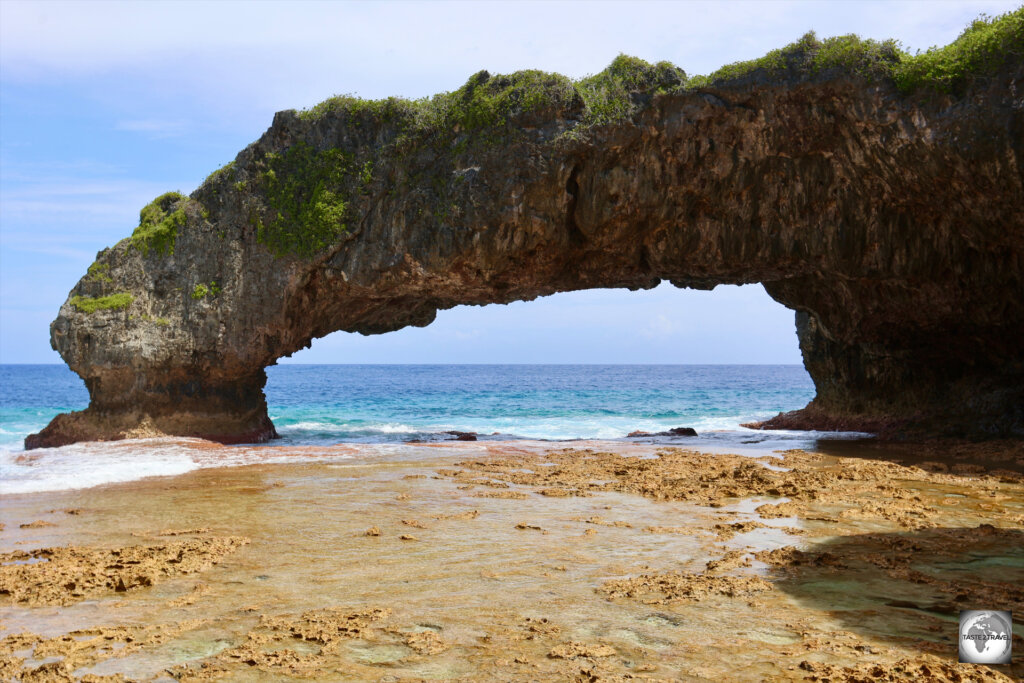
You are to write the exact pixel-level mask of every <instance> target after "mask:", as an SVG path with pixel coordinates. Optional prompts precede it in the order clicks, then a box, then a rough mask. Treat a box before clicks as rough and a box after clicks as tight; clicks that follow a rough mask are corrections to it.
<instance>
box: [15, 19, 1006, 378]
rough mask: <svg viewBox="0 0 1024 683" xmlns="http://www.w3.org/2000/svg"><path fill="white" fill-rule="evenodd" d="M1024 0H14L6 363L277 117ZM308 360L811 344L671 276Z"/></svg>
mask: <svg viewBox="0 0 1024 683" xmlns="http://www.w3.org/2000/svg"><path fill="white" fill-rule="evenodd" d="M1018 6H1020V3H1019V1H1015V2H1004V1H998V0H984V1H981V0H979V1H972V0H949V1H945V2H927V1H924V0H919V1H916V2H896V1H892V2H866V1H865V2H839V1H836V2H824V1H812V2H802V1H801V2H797V1H790V2H775V1H771V0H762V1H758V2H739V1H737V2H696V1H695V2H670V1H668V0H665V1H661V2H628V3H623V2H583V1H582V0H579V1H576V2H527V1H519V2H497V1H493V2H425V1H421V2H326V1H319V2H298V1H295V2H271V1H269V0H266V1H262V2H248V3H243V2H232V1H230V0H221V1H219V2H191V1H189V0H178V1H175V2H160V1H159V0H149V1H147V2H89V1H87V0H76V1H73V2H45V1H40V0H33V1H32V2H21V1H19V0H0V363H59V362H61V361H60V357H59V356H58V355H57V354H56V352H54V351H52V350H51V349H50V345H49V323H50V321H51V320H52V319H53V318H54V317H55V316H56V314H57V311H58V309H59V308H60V305H61V304H62V303H63V302H64V300H65V299H66V298H67V295H68V292H69V290H70V289H71V288H72V287H73V286H74V285H75V283H76V282H77V281H78V279H79V278H80V277H81V276H82V275H83V274H84V273H85V269H86V268H87V267H88V266H89V264H90V263H92V261H93V260H94V258H95V255H96V252H98V251H99V250H101V249H103V248H104V247H107V246H109V245H112V244H114V243H115V242H117V241H118V240H120V239H121V238H123V237H125V236H127V235H128V234H130V233H131V231H132V229H133V228H134V227H135V225H137V223H138V212H139V209H140V208H141V207H142V206H144V205H145V204H146V203H147V202H149V201H150V200H152V199H153V198H154V197H155V196H157V195H159V194H161V193H163V192H166V191H168V190H180V191H183V192H186V193H188V192H191V191H192V190H194V189H195V188H196V187H197V186H198V184H199V183H200V182H201V181H202V180H203V179H204V178H205V177H206V176H207V175H208V174H209V173H210V172H211V171H213V170H214V169H216V168H218V167H219V166H221V165H223V164H225V163H227V162H228V161H230V160H232V159H233V158H234V157H235V155H236V154H237V153H238V151H239V150H241V149H242V148H243V147H245V146H246V145H247V144H249V143H250V142H252V141H253V140H255V139H257V138H258V137H259V136H260V135H261V134H262V133H263V131H264V130H266V128H267V127H268V126H269V125H270V122H271V119H272V118H273V114H274V112H275V111H278V110H282V109H301V108H304V107H309V106H312V105H314V104H316V103H317V102H319V101H321V100H323V99H326V98H327V97H330V96H332V95H335V94H345V93H352V94H357V95H359V96H361V97H367V98H380V97H387V96H389V95H400V96H404V97H410V98H416V97H423V96H428V95H432V94H434V93H438V92H444V91H449V90H454V89H456V88H458V87H459V86H460V85H462V83H464V82H465V80H466V79H467V78H468V77H469V76H470V75H471V74H473V73H475V72H477V71H479V70H481V69H487V70H488V71H490V72H491V73H507V72H511V71H516V70H519V69H542V70H545V71H556V72H560V73H563V74H566V75H568V76H571V77H573V78H579V77H582V76H585V75H588V74H591V73H595V72H597V71H600V70H601V69H603V68H604V67H605V66H606V65H607V64H608V63H609V62H611V60H612V59H614V57H615V56H616V55H617V54H619V53H626V54H630V55H635V56H638V57H641V58H643V59H646V60H648V61H650V62H656V61H660V60H668V61H671V62H673V63H675V64H676V65H678V66H680V67H681V68H683V69H684V70H686V72H687V73H689V74H704V73H709V72H711V71H713V70H715V69H716V68H718V67H719V66H721V65H723V64H728V63H730V62H735V61H739V60H744V59H752V58H755V57H759V56H761V55H763V54H764V53H766V52H768V51H769V50H772V49H774V48H777V47H781V46H783V45H785V44H787V43H790V42H792V41H794V40H796V39H797V38H799V37H800V36H801V35H803V34H804V33H805V32H806V31H808V30H814V31H817V33H818V35H819V36H820V37H826V36H831V35H840V34H846V33H858V34H860V35H862V36H864V37H870V38H876V39H884V38H896V39H898V40H900V41H901V42H902V44H903V46H904V48H905V49H909V50H912V51H913V50H917V49H927V48H928V47H930V46H933V45H944V44H946V43H948V42H950V41H952V40H953V39H955V38H956V36H957V35H958V34H959V33H960V31H961V30H963V28H964V27H965V26H966V25H967V24H968V23H969V22H970V21H971V20H972V19H974V18H975V17H977V16H978V15H979V14H981V13H988V14H1001V13H1003V12H1006V11H1009V10H1013V9H1016V8H1017V7H1018ZM288 360H289V361H292V362H303V363H799V362H800V354H799V350H798V348H797V343H796V336H795V333H794V327H793V314H792V312H791V311H788V310H786V309H785V308H783V307H782V306H781V305H779V304H777V303H775V302H774V301H772V300H771V299H770V298H769V297H768V296H767V294H765V292H764V290H763V289H762V288H761V287H760V285H748V286H745V287H732V286H720V287H718V288H716V289H715V290H714V291H712V292H698V291H692V290H681V289H676V288H674V287H672V286H670V285H668V284H663V285H661V286H659V287H657V288H655V289H653V290H649V291H646V292H628V291H624V290H616V291H611V290H591V291H586V292H574V293H566V294H559V295H555V296H552V297H546V298H544V299H539V300H536V301H533V302H518V303H513V304H509V305H507V306H506V305H493V306H486V307H459V308H456V309H452V310H450V311H442V312H440V313H439V315H438V318H437V321H435V322H434V323H433V324H432V325H430V326H429V327H427V328H422V329H421V328H407V329H405V330H400V331H398V332H392V333H389V334H386V335H379V336H374V337H362V336H360V335H354V334H344V333H335V334H333V335H330V336H328V337H325V338H323V339H320V340H317V341H316V342H315V343H314V344H313V347H312V348H311V349H308V350H305V351H302V352H300V353H297V354H295V355H294V356H293V357H292V358H291V359H288Z"/></svg>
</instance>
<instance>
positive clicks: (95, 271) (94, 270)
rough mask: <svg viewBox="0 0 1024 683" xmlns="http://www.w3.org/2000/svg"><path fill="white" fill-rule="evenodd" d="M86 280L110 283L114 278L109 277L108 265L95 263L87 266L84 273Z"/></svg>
mask: <svg viewBox="0 0 1024 683" xmlns="http://www.w3.org/2000/svg"><path fill="white" fill-rule="evenodd" d="M86 279H87V280H89V281H90V282H101V283H104V282H105V283H110V282H113V281H114V278H112V277H110V264H109V263H100V262H99V261H97V262H96V263H93V264H92V265H91V266H89V270H88V271H87V272H86Z"/></svg>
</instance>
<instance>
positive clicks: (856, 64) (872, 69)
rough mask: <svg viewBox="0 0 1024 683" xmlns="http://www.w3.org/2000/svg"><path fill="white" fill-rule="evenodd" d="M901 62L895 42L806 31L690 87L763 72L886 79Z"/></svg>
mask: <svg viewBox="0 0 1024 683" xmlns="http://www.w3.org/2000/svg"><path fill="white" fill-rule="evenodd" d="M899 59H900V52H899V45H898V43H897V42H896V41H894V40H886V41H882V42H878V41H876V40H870V39H867V40H865V39H863V38H860V37H859V36H856V35H853V34H850V35H845V36H836V37H834V38H826V39H825V40H819V39H818V36H817V35H816V34H815V33H814V31H808V32H807V33H805V34H804V35H803V36H802V37H801V38H800V40H798V41H796V42H794V43H790V44H789V45H787V46H785V47H783V48H779V49H777V50H772V51H771V52H769V53H768V54H766V55H764V56H763V57H758V58H757V59H751V60H748V61H745V62H735V63H733V64H726V65H725V66H723V67H721V68H720V69H718V70H717V71H714V72H713V73H711V74H709V75H707V76H697V77H695V78H693V79H692V80H691V81H690V85H691V86H692V87H705V86H708V85H711V84H720V83H724V82H727V81H732V80H738V79H741V78H745V77H748V76H751V75H753V74H755V73H756V72H759V71H760V72H762V73H763V74H764V76H765V77H767V78H781V77H785V76H787V75H790V74H799V73H818V72H820V71H824V70H826V69H833V68H843V69H845V70H847V71H849V72H851V73H856V74H859V75H862V76H866V77H869V78H870V77H877V76H886V75H889V74H890V73H891V70H892V65H893V64H895V63H896V62H898V61H899Z"/></svg>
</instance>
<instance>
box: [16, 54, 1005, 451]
mask: <svg viewBox="0 0 1024 683" xmlns="http://www.w3.org/2000/svg"><path fill="white" fill-rule="evenodd" d="M797 48H798V49H797ZM801 50H803V51H801ZM807 54H808V52H807V45H805V44H801V45H797V46H795V48H793V47H792V46H791V49H790V51H789V52H784V53H783V56H784V57H786V59H787V60H789V61H788V62H786V63H785V64H784V67H783V68H782V70H781V71H779V69H778V68H777V69H776V70H775V71H772V70H771V69H766V68H760V69H757V68H754V69H751V70H749V71H748V72H747V73H745V74H741V75H739V76H734V77H731V78H728V79H724V80H723V79H719V80H711V81H710V82H707V83H704V84H703V85H701V86H700V87H697V85H699V84H697V85H695V84H694V82H692V81H691V82H687V81H686V80H685V76H684V75H683V74H682V73H681V72H679V71H678V70H674V69H673V68H671V67H670V66H667V65H657V66H656V67H650V66H647V65H642V64H640V63H638V62H629V63H627V62H624V61H623V60H624V59H625V58H620V59H619V60H617V62H616V64H618V67H620V68H626V67H631V66H632V67H635V68H636V69H640V74H641V75H642V76H643V77H644V79H646V80H644V79H640V81H637V80H636V79H634V80H633V81H625V82H627V83H633V84H634V86H635V87H631V88H627V89H626V90H627V92H625V94H624V97H625V98H626V99H620V100H618V101H615V100H611V99H608V100H606V101H603V105H607V106H606V109H609V111H610V113H607V112H605V111H604V110H601V109H600V108H599V106H598V105H602V101H597V102H595V101H593V100H592V99H591V100H588V101H585V100H584V98H583V97H582V96H581V91H582V88H581V87H580V85H579V84H576V85H574V84H573V83H571V82H570V81H568V80H567V79H564V78H562V77H558V76H553V75H547V74H540V73H537V72H521V73H519V74H514V75H512V76H499V77H491V76H489V75H488V74H486V72H481V73H480V74H477V75H476V76H474V77H473V78H472V79H470V81H469V82H468V83H467V84H466V86H465V87H464V88H462V89H461V90H459V91H457V92H455V93H451V94H448V95H445V96H441V97H438V98H435V99H434V100H433V101H432V102H429V103H410V102H405V101H402V100H384V101H380V102H364V101H360V100H354V99H351V98H335V99H334V100H329V101H327V102H325V103H324V104H323V105H320V106H319V107H317V108H314V109H313V110H311V111H308V112H302V113H297V112H295V111H285V112H280V113H279V114H277V115H276V116H275V118H274V122H273V125H272V126H271V127H270V129H269V130H268V131H267V132H266V133H265V134H264V135H263V136H262V137H261V138H260V139H259V140H258V141H257V142H255V143H253V144H252V145H250V146H249V147H247V148H246V149H245V150H243V151H242V152H241V153H240V154H239V155H238V157H237V159H236V160H235V161H234V162H233V163H232V164H231V165H229V166H228V167H225V168H223V169H220V170H219V171H218V172H215V173H214V174H213V175H211V176H210V177H209V178H208V179H207V180H206V182H205V183H203V185H202V186H200V187H199V189H197V190H196V191H195V192H194V193H193V194H192V195H191V197H189V198H184V197H180V196H179V195H174V194H171V195H165V196H164V197H161V198H158V200H157V201H156V202H154V204H151V205H150V206H149V207H147V208H146V209H144V210H143V214H142V220H141V224H140V227H139V229H137V230H136V233H135V235H133V237H132V238H130V239H126V240H123V241H122V242H120V243H118V244H117V245H116V246H114V247H112V248H110V249H106V250H104V251H103V252H101V253H100V254H99V255H98V257H97V261H96V263H95V264H94V265H93V266H92V267H91V268H90V269H89V273H88V274H87V275H86V276H85V277H84V278H83V279H82V280H81V281H80V282H79V283H78V284H77V285H76V286H75V288H74V290H73V291H72V293H71V294H72V295H71V297H69V300H68V302H66V303H65V304H64V306H62V308H61V310H60V315H59V316H58V318H57V319H56V320H55V321H54V323H53V325H52V327H51V338H52V344H53V346H54V348H55V349H57V350H58V351H59V352H60V353H61V356H62V357H63V358H64V359H65V360H66V361H67V363H68V364H69V366H70V367H71V368H72V369H73V370H74V371H75V372H77V373H78V374H79V375H81V376H82V377H83V378H84V380H85V382H86V386H87V387H88V389H89V393H90V399H91V401H90V405H89V408H88V409H87V410H85V411H82V412H80V413H72V414H68V415H60V416H58V417H57V418H56V419H55V420H54V421H53V422H52V423H51V424H50V425H49V426H48V427H47V428H46V429H45V430H43V432H41V433H40V434H38V435H33V436H31V437H29V439H27V440H26V445H27V446H28V447H38V446H52V445H61V444H65V443H70V442H74V441H79V440H91V439H111V438H123V437H125V436H131V435H136V434H145V433H153V432H158V433H165V434H177V435H195V436H203V437H207V438H212V439H216V440H220V441H225V442H232V441H234V442H237V441H256V440H262V439H266V438H269V437H272V436H273V435H274V428H273V425H272V424H271V422H270V420H269V418H268V417H267V412H266V402H265V399H264V396H263V392H262V387H263V385H264V383H265V379H266V375H265V373H264V368H265V367H266V366H267V365H269V364H272V363H274V362H275V360H276V359H277V358H279V357H281V356H284V355H289V354H291V353H293V352H295V351H297V350H299V349H301V348H303V347H305V346H307V345H308V344H309V343H310V341H311V340H312V339H314V338H317V337H321V336H324V335H326V334H329V333H330V332H333V331H335V330H346V331H353V332H361V333H364V334H379V333H383V332H388V331H391V330H396V329H399V328H402V327H404V326H407V325H420V326H422V325H427V324H429V323H430V322H431V321H432V320H433V319H434V316H435V314H436V311H437V310H439V309H446V308H450V307H453V306H456V305H460V304H487V303H495V302H510V301H515V300H523V299H532V298H535V297H537V296H542V295H547V294H552V293H555V292H562V291H570V290H578V289H586V288H594V287H603V288H607V287H628V288H633V289H636V288H649V287H652V286H654V285H656V284H657V283H658V282H660V281H662V280H668V281H670V282H672V283H673V284H675V285H677V286H680V287H694V288H711V287H713V286H715V285H717V284H745V283H753V282H761V283H764V286H765V289H766V290H767V291H768V293H769V294H770V295H771V296H772V297H773V298H774V299H776V300H777V301H779V302H781V303H782V304H784V305H785V306H787V307H789V308H791V309H793V310H795V311H796V326H797V332H798V336H799V340H800V347H801V350H802V352H803V357H804V362H805V365H806V367H807V369H808V371H809V372H810V374H811V377H812V378H813V379H814V382H815V386H816V389H817V397H816V398H815V399H814V401H813V402H812V403H811V404H810V405H809V406H808V408H806V409H805V410H803V411H799V412H798V413H797V414H791V415H789V416H788V417H785V418H780V419H779V420H777V421H776V424H777V425H781V426H795V427H803V428H806V427H823V428H830V427H840V428H842V427H848V428H867V429H888V430H890V431H892V430H898V429H910V430H918V431H926V432H930V433H938V432H952V433H961V434H963V433H971V434H976V433H1004V434H1005V433H1016V434H1020V433H1022V431H1024V407H1022V406H1024V389H1022V387H1024V306H1022V305H1021V302H1022V301H1024V281H1022V278H1024V276H1022V273H1024V262H1022V246H1024V183H1022V179H1021V159H1022V152H1024V107H1022V105H1021V101H1022V100H1021V98H1022V96H1024V95H1022V93H1024V90H1022V85H1021V84H1022V79H1024V67H1022V64H1021V59H1020V57H1019V56H1011V57H1009V58H1007V59H1006V60H1005V61H1004V62H1003V63H1002V64H1001V65H1000V67H999V69H998V70H996V71H995V72H994V73H991V74H988V75H986V77H985V78H974V79H970V80H969V81H968V82H967V83H966V85H965V86H964V87H963V88H962V89H961V91H960V92H958V93H957V94H955V95H949V94H941V93H939V92H936V91H935V90H928V89H926V90H924V91H916V92H912V93H909V94H908V93H906V92H903V91H901V90H900V89H899V88H897V85H896V84H895V83H894V81H893V79H892V78H889V77H885V76H884V75H883V76H878V75H877V74H876V75H874V76H869V77H866V76H864V75H862V72H863V70H862V69H851V68H841V67H836V68H830V69H811V68H807V67H806V65H807V64H810V63H811V62H810V61H809V58H808V57H807ZM801 59H802V60H804V61H800V60H801ZM616 64H613V65H612V67H611V68H610V70H609V71H608V72H603V74H599V77H602V76H604V75H605V74H608V73H611V74H612V76H615V72H614V71H613V70H614V68H616ZM794 65H795V66H794ZM620 70H621V69H620ZM854 71H857V72H858V74H861V75H857V74H855V73H853V72H854ZM595 78H597V77H595ZM613 82H616V81H613ZM617 82H618V83H619V84H620V85H621V84H622V83H623V82H624V81H623V79H621V78H620V79H619V81H617ZM636 82H640V85H635V83H636ZM591 94H592V93H591ZM616 107H618V108H617V109H616ZM342 226H344V227H342ZM680 313H683V312H680Z"/></svg>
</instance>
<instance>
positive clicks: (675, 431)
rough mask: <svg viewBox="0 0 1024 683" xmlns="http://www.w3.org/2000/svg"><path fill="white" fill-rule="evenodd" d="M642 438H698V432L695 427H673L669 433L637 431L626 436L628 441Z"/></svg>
mask: <svg viewBox="0 0 1024 683" xmlns="http://www.w3.org/2000/svg"><path fill="white" fill-rule="evenodd" d="M641 436H697V430H696V429H694V428H693V427H673V428H672V429H670V430H668V431H667V432H645V431H642V430H639V429H638V430H636V431H635V432H630V433H629V434H627V435H626V438H627V439H634V438H637V437H641Z"/></svg>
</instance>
